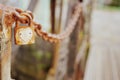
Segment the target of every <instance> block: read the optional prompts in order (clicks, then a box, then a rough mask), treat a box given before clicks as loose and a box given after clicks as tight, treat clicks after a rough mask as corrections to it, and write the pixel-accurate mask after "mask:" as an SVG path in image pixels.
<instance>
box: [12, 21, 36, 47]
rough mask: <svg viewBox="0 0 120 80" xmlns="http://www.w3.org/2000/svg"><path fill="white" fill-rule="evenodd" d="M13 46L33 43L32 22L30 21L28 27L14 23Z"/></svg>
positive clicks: (17, 22)
mask: <svg viewBox="0 0 120 80" xmlns="http://www.w3.org/2000/svg"><path fill="white" fill-rule="evenodd" d="M14 33H15V36H14V37H15V44H17V45H26V44H33V43H35V35H34V27H33V22H32V21H30V24H28V26H21V25H20V22H19V21H16V26H15V31H14Z"/></svg>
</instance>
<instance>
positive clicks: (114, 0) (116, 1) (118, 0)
mask: <svg viewBox="0 0 120 80" xmlns="http://www.w3.org/2000/svg"><path fill="white" fill-rule="evenodd" d="M110 5H111V6H119V7H120V0H112V3H111V4H110Z"/></svg>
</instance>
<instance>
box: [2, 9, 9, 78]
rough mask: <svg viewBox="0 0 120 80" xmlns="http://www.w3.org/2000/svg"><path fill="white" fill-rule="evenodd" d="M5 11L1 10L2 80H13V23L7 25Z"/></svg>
mask: <svg viewBox="0 0 120 80" xmlns="http://www.w3.org/2000/svg"><path fill="white" fill-rule="evenodd" d="M6 19H8V18H7V16H4V13H3V11H2V10H1V11H0V74H1V75H0V80H11V75H10V72H11V67H10V66H11V65H10V63H11V27H10V26H11V25H5V20H6Z"/></svg>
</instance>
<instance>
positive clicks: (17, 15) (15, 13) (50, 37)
mask: <svg viewBox="0 0 120 80" xmlns="http://www.w3.org/2000/svg"><path fill="white" fill-rule="evenodd" d="M0 9H1V10H4V11H6V13H8V14H9V15H8V17H9V19H10V20H9V21H6V22H7V24H8V25H12V24H13V23H15V22H16V21H17V20H18V21H20V22H21V23H23V24H26V23H29V22H30V21H33V18H34V16H33V14H32V13H31V12H30V11H23V10H21V9H19V8H13V7H9V6H4V5H1V4H0ZM81 12H82V5H81V3H80V2H78V3H77V5H76V6H75V8H74V11H73V13H72V15H71V19H69V21H68V24H67V28H66V30H65V31H64V32H63V33H60V34H58V35H57V34H50V33H47V32H45V31H43V30H42V26H41V25H40V24H39V23H36V22H35V21H33V24H34V27H35V32H36V33H37V35H38V36H40V37H42V38H43V39H44V40H46V41H49V42H58V41H60V40H63V39H64V38H66V37H68V36H69V35H70V34H71V33H72V31H73V29H74V28H75V25H76V23H77V21H78V19H79V17H80V13H81Z"/></svg>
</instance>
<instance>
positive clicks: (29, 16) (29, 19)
mask: <svg viewBox="0 0 120 80" xmlns="http://www.w3.org/2000/svg"><path fill="white" fill-rule="evenodd" d="M21 15H22V16H26V17H27V18H28V22H27V23H26V24H28V26H29V27H33V20H32V17H31V15H30V14H27V13H21ZM19 23H20V21H19V20H16V24H15V25H16V27H19Z"/></svg>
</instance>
